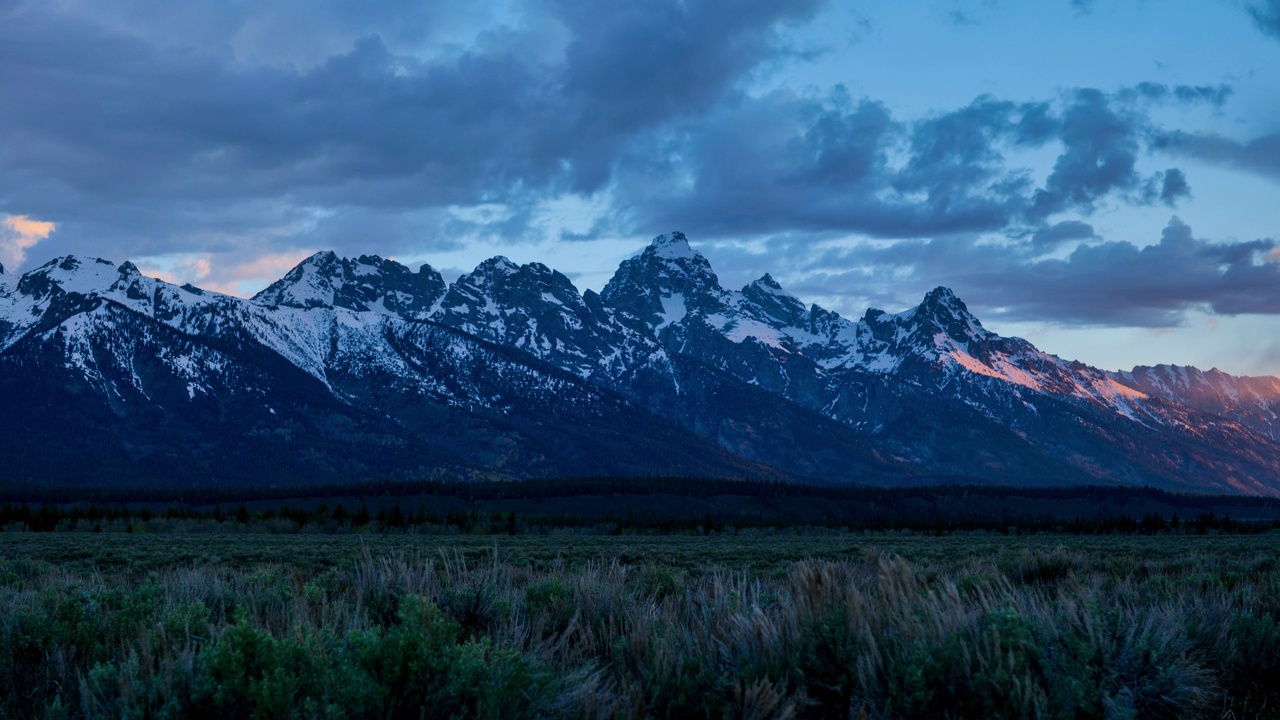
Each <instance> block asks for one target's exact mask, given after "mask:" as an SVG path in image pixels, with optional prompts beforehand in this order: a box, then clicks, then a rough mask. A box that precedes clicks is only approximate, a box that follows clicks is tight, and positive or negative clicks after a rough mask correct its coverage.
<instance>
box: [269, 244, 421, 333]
mask: <svg viewBox="0 0 1280 720" xmlns="http://www.w3.org/2000/svg"><path fill="white" fill-rule="evenodd" d="M444 292H445V283H444V278H443V277H441V276H440V273H438V272H436V271H435V270H434V269H433V268H432V267H431V266H430V265H426V264H423V265H422V266H421V267H420V268H418V271H417V272H416V273H415V272H413V271H412V270H410V269H409V268H407V267H405V266H404V265H401V264H400V263H398V262H396V261H394V260H386V259H383V258H381V257H379V256H377V255H361V256H360V257H357V258H342V257H339V256H338V255H337V253H334V252H333V251H328V250H326V251H322V252H318V253H316V254H314V255H312V256H310V257H308V258H307V259H305V260H303V261H302V262H300V263H298V264H297V266H295V267H294V268H293V269H292V270H290V271H289V272H288V273H286V274H285V276H284V277H283V278H281V279H280V280H277V281H276V282H274V283H272V284H271V285H270V286H268V287H267V288H266V289H264V290H263V291H262V292H260V293H258V294H257V295H255V296H254V297H253V302H255V303H258V304H261V305H267V306H272V307H280V306H284V307H296V308H322V307H342V308H347V309H349V310H355V311H357V312H365V311H370V310H377V311H382V312H385V313H386V314H392V315H399V316H401V317H405V318H413V317H417V316H419V315H421V314H423V313H425V312H426V311H428V310H429V309H430V308H431V306H432V305H433V304H434V303H435V302H436V301H437V300H439V299H440V297H441V296H442V295H444Z"/></svg>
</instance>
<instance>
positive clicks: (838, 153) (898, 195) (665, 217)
mask: <svg viewBox="0 0 1280 720" xmlns="http://www.w3.org/2000/svg"><path fill="white" fill-rule="evenodd" d="M1153 87H1154V86H1153ZM1158 87H1163V86H1158ZM1215 92H1216V91H1215ZM1148 94H1156V91H1155V90H1152V89H1151V88H1148V89H1147V91H1146V92H1145V93H1143V92H1138V91H1134V90H1127V91H1125V92H1123V93H1117V94H1115V95H1109V94H1106V93H1103V92H1101V91H1098V90H1091V89H1083V90H1077V91H1073V92H1071V93H1068V94H1067V95H1066V96H1065V97H1064V98H1063V100H1062V101H1061V102H1059V103H1014V102H1009V101H1003V100H998V99H995V98H990V97H980V98H978V99H977V100H975V101H974V102H973V103H971V104H970V105H968V106H965V107H962V108H960V109H957V110H954V111H951V112H947V113H941V114H938V115H935V116H932V117H929V118H925V119H923V120H921V121H918V122H916V123H913V124H904V123H901V122H898V121H895V120H894V119H893V117H892V116H891V114H890V113H889V110H888V108H886V107H884V106H883V105H880V104H878V103H875V102H871V101H867V100H861V101H854V100H852V99H851V98H849V97H848V96H847V94H846V93H845V92H844V91H843V90H842V89H840V88H837V89H836V90H835V91H834V92H832V93H830V94H827V95H797V94H795V93H793V92H789V91H779V92H775V93H772V94H770V95H767V96H763V97H756V98H739V99H737V100H736V101H735V102H732V103H726V104H724V105H722V106H721V107H718V108H716V109H715V110H714V111H713V112H711V113H709V114H708V115H706V116H704V117H700V118H698V120H697V122H696V123H691V124H688V125H683V126H680V127H678V128H676V129H675V130H672V131H669V132H663V133H661V134H657V135H655V136H653V137H651V138H648V139H647V142H646V143H641V144H638V145H637V146H635V147H633V148H631V150H632V155H631V156H630V157H628V158H625V159H624V161H622V162H620V163H618V165H617V168H616V170H617V174H618V178H619V187H620V190H621V192H620V194H621V195H622V196H624V197H626V198H628V200H629V202H630V204H631V206H632V207H631V212H632V214H631V218H632V220H633V221H634V222H635V223H636V224H637V225H640V226H644V227H669V226H670V227H674V226H675V225H680V226H682V227H684V228H686V229H688V230H690V231H692V232H694V233H695V234H697V235H699V236H726V235H734V234H737V235H742V234H762V233H775V232H784V231H794V230H808V231H844V232H858V233H864V234H868V235H872V236H877V237H887V238H907V237H924V236H941V235H951V234H959V233H968V232H992V231H1001V230H1007V231H1011V232H1012V231H1029V232H1034V231H1035V230H1036V229H1038V228H1043V227H1047V226H1048V225H1050V224H1052V221H1053V218H1054V216H1058V215H1060V214H1063V213H1068V212H1077V213H1089V212H1091V211H1093V210H1094V209H1095V208H1096V207H1097V206H1098V205H1099V204H1100V203H1101V202H1103V201H1104V200H1109V199H1117V200H1119V201H1121V202H1126V203H1134V204H1152V203H1155V202H1160V201H1163V202H1166V203H1168V204H1173V203H1175V202H1176V201H1178V200H1180V199H1182V198H1184V197H1186V196H1187V195H1188V191H1189V185H1188V182H1187V178H1186V176H1185V175H1184V174H1183V173H1182V171H1181V170H1179V169H1177V168H1174V169H1171V170H1169V171H1166V172H1163V173H1153V174H1150V175H1143V174H1142V173H1140V172H1139V169H1138V162H1139V159H1140V157H1142V156H1143V154H1144V153H1145V152H1146V146H1147V141H1148V138H1149V136H1150V134H1151V132H1152V131H1153V128H1152V124H1151V121H1150V120H1149V118H1148V116H1147V115H1145V114H1144V113H1143V112H1141V111H1140V110H1139V109H1138V108H1137V107H1136V106H1135V104H1134V103H1135V99H1136V98H1139V97H1143V98H1146V99H1150V98H1147V97H1146V96H1147V95H1148ZM1187 95H1188V97H1189V98H1190V99H1184V98H1183V97H1181V96H1180V94H1179V93H1177V92H1174V91H1170V90H1168V89H1167V88H1165V90H1164V91H1163V93H1162V97H1164V98H1167V99H1169V100H1171V101H1173V102H1195V103H1200V102H1206V101H1207V100H1206V99H1205V95H1206V93H1200V92H1199V91H1196V92H1192V93H1189V94H1187ZM1051 144H1054V145H1060V146H1061V148H1062V151H1061V152H1060V154H1059V155H1058V157H1057V160H1056V162H1055V163H1054V166H1053V169H1052V171H1051V172H1050V174H1049V176H1048V178H1047V179H1046V181H1045V182H1044V184H1043V185H1042V186H1040V187H1036V186H1034V184H1033V182H1032V180H1031V178H1030V176H1029V174H1028V173H1027V172H1026V171H1024V170H1022V169H1020V168H1019V167H1017V165H1016V164H1014V163H1013V162H1011V161H1010V160H1009V155H1010V154H1012V153H1016V152H1019V151H1025V150H1037V149H1041V148H1044V147H1046V146H1050V145H1051ZM674 177H679V178H685V179H686V180H685V181H684V182H679V183H673V182H671V178H674Z"/></svg>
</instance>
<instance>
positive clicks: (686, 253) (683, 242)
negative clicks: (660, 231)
mask: <svg viewBox="0 0 1280 720" xmlns="http://www.w3.org/2000/svg"><path fill="white" fill-rule="evenodd" d="M646 252H651V253H652V254H653V255H655V256H657V257H661V258H666V259H668V260H679V259H688V260H695V259H697V258H701V257H702V255H700V254H699V253H698V252H697V251H696V250H694V249H693V248H692V247H690V246H689V239H688V238H686V237H685V235H684V233H682V232H679V231H676V232H673V233H671V234H669V235H659V236H658V237H656V238H654V239H653V241H652V242H650V243H649V247H648V250H647V251H646Z"/></svg>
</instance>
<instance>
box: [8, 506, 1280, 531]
mask: <svg viewBox="0 0 1280 720" xmlns="http://www.w3.org/2000/svg"><path fill="white" fill-rule="evenodd" d="M153 521H193V522H197V523H206V524H214V525H216V526H219V527H220V528H222V529H226V530H229V531H238V530H249V531H265V532H299V531H304V530H307V529H315V530H321V531H328V532H461V533H469V534H508V535H514V534H521V533H544V532H548V531H552V530H556V529H565V528H585V529H589V530H595V531H597V532H611V533H625V532H661V533H690V532H698V533H706V532H726V531H737V530H747V529H753V528H754V529H761V528H797V527H801V528H806V527H807V528H823V529H827V530H848V531H853V532H859V531H875V532H885V531H890V532H892V531H910V532H918V533H925V534H934V535H947V534H951V533H955V532H974V531H986V532H999V533H1006V534H1024V533H1066V534H1077V535H1111V534H1121V535H1155V534H1161V533H1167V534H1184V535H1193V534H1199V535H1203V534H1210V533H1212V534H1256V533H1265V532H1271V531H1275V530H1280V518H1272V519H1263V520H1249V521H1240V520H1234V519H1232V518H1231V516H1230V515H1218V514H1217V513H1216V512H1214V511H1212V510H1207V511H1203V512H1200V513H1199V514H1197V515H1195V516H1190V517H1188V518H1186V519H1183V518H1181V517H1180V516H1179V514H1178V513H1176V512H1175V513H1173V515H1172V516H1169V517H1166V516H1164V515H1163V514H1160V513H1152V512H1148V513H1144V514H1143V515H1142V516H1141V517H1136V516H1134V515H1131V514H1128V513H1120V514H1119V515H1115V516H1103V517H1094V518H1074V519H1069V520H1062V519H1053V518H1031V517H1025V516H1024V517H991V516H988V517H979V516H972V517H959V518H941V517H911V516H890V515H870V516H862V517H843V516H840V515H838V514H828V516H827V517H826V518H825V519H823V520H820V521H814V520H811V519H802V518H799V517H796V516H790V515H787V514H785V513H780V514H774V515H768V516H766V515H757V516H752V515H739V516H736V517H734V518H732V519H728V518H725V517H718V516H716V515H715V514H705V515H683V516H682V515H675V514H672V515H661V514H645V515H635V514H634V513H627V514H626V515H607V516H592V517H586V516H569V515H564V514H560V515H555V516H548V515H539V514H526V515H518V514H517V513H516V512H514V511H508V512H496V511H494V512H483V511H481V510H478V509H472V510H470V511H467V512H458V511H454V512H449V513H444V514H437V513H434V512H429V511H428V510H427V509H426V507H425V506H423V505H419V506H418V507H417V508H416V509H414V510H413V511H407V510H405V509H403V508H402V507H401V505H400V504H399V503H396V504H394V505H391V506H390V507H386V506H383V507H380V508H378V509H377V510H376V511H371V510H370V509H369V507H368V505H367V504H365V503H361V504H360V505H359V506H358V507H357V508H355V509H354V510H351V509H348V508H347V506H346V505H343V504H336V505H334V506H333V507H330V506H329V505H328V504H326V503H321V504H320V505H319V506H317V507H315V508H310V509H309V508H305V507H294V506H291V505H288V504H285V505H282V506H280V507H272V508H267V509H264V510H256V511H251V510H250V509H249V508H248V506H247V505H245V504H244V503H241V504H239V505H238V506H236V507H234V508H232V509H226V508H223V507H222V506H221V505H217V506H215V507H214V508H213V509H211V510H201V509H195V508H192V507H170V508H168V509H166V510H165V511H164V512H162V513H157V512H155V511H152V510H151V509H149V508H145V507H144V508H131V507H129V506H127V505H119V504H111V505H93V504H90V505H74V506H68V507H64V506H59V505H55V504H42V505H36V506H34V507H33V506H32V505H31V504H28V503H18V504H15V503H5V504H4V505H0V531H4V532H56V531H86V530H88V531H92V532H102V531H104V529H105V530H113V531H124V532H134V531H135V528H136V529H138V530H148V528H150V527H151V526H153V525H155V524H156V523H154V522H153ZM172 526H173V523H172V522H169V523H167V524H166V525H165V527H172Z"/></svg>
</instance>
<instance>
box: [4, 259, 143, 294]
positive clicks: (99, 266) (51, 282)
mask: <svg viewBox="0 0 1280 720" xmlns="http://www.w3.org/2000/svg"><path fill="white" fill-rule="evenodd" d="M129 267H131V268H133V271H134V272H137V268H136V267H133V264H132V263H129ZM124 272H125V273H126V274H127V272H128V271H127V270H126V271H124ZM120 278H121V271H120V270H117V268H116V264H115V263H113V262H111V261H110V260H101V259H99V258H78V257H75V256H74V255H68V256H66V257H60V258H54V259H53V260H50V261H49V262H47V263H45V264H44V265H41V266H40V267H38V268H35V269H34V270H31V271H30V272H27V273H25V274H23V276H22V277H21V278H19V280H18V292H20V293H22V294H23V295H26V296H28V297H30V298H31V299H32V300H34V301H36V302H39V301H41V300H44V299H46V298H48V297H50V296H51V295H55V294H58V293H79V294H81V295H90V294H93V293H105V292H107V291H108V290H110V289H111V287H112V286H113V285H115V284H116V283H117V282H118V281H119V280H120Z"/></svg>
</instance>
